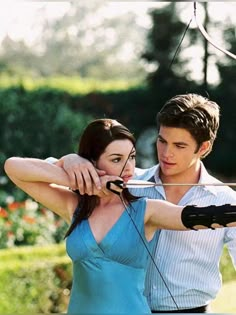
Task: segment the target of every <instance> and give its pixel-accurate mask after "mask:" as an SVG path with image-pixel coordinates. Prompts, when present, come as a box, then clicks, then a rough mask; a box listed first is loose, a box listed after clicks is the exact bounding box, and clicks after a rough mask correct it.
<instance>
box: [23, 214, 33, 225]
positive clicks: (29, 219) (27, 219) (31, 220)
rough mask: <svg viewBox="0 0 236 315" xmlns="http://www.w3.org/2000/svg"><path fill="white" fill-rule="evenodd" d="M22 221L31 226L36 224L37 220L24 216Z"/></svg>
mask: <svg viewBox="0 0 236 315" xmlns="http://www.w3.org/2000/svg"><path fill="white" fill-rule="evenodd" d="M22 219H23V220H24V221H25V222H27V223H30V224H34V223H35V222H36V220H35V218H32V217H29V216H28V215H24V216H23V218H22Z"/></svg>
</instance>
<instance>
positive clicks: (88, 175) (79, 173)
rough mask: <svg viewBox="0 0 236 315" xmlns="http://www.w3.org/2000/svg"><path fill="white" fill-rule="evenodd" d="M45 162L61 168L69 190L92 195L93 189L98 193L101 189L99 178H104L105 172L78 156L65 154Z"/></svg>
mask: <svg viewBox="0 0 236 315" xmlns="http://www.w3.org/2000/svg"><path fill="white" fill-rule="evenodd" d="M46 161H47V162H49V163H52V164H56V165H57V166H60V167H61V168H63V169H64V170H65V172H66V173H67V174H68V177H69V181H70V188H72V189H78V190H79V191H80V193H81V194H82V195H83V194H85V193H86V194H88V195H93V194H94V192H95V189H96V190H98V191H100V190H101V189H102V182H101V179H100V176H104V175H105V174H106V172H105V171H103V170H99V169H97V168H95V167H94V165H93V164H92V163H91V162H90V161H88V160H87V159H85V158H82V157H81V156H79V155H78V154H75V153H71V154H67V155H64V156H62V157H61V158H60V159H58V160H57V159H55V158H53V157H49V158H47V159H46Z"/></svg>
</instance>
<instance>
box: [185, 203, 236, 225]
mask: <svg viewBox="0 0 236 315" xmlns="http://www.w3.org/2000/svg"><path fill="white" fill-rule="evenodd" d="M181 220H182V222H183V225H184V226H186V228H189V229H192V230H195V229H194V228H193V227H194V226H195V225H203V226H206V227H208V228H211V229H213V230H214V228H212V227H211V225H212V224H213V223H217V224H220V225H223V226H226V225H227V224H228V223H231V222H236V205H230V204H225V205H222V206H212V205H211V206H207V207H197V206H186V207H184V208H183V211H182V214H181Z"/></svg>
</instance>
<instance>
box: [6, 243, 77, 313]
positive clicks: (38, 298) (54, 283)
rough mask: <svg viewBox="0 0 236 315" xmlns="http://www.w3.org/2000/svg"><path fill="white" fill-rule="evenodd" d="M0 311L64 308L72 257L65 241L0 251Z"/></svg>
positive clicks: (37, 311)
mask: <svg viewBox="0 0 236 315" xmlns="http://www.w3.org/2000/svg"><path fill="white" fill-rule="evenodd" d="M0 261H1V264H0V301H1V303H0V314H20V313H24V314H36V313H63V312H66V309H67V305H68V298H69V293H70V288H71V279H72V276H71V272H72V271H71V261H70V259H69V258H68V257H67V255H66V254H65V249H64V245H56V246H55V245H53V246H47V247H21V248H13V249H10V250H9V249H8V250H1V251H0Z"/></svg>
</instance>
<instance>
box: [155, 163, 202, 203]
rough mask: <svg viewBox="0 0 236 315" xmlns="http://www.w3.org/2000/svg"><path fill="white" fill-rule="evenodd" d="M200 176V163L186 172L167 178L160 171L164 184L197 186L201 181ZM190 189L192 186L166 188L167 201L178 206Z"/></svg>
mask: <svg viewBox="0 0 236 315" xmlns="http://www.w3.org/2000/svg"><path fill="white" fill-rule="evenodd" d="M200 174H201V164H200V161H199V163H197V164H195V165H193V166H192V167H191V168H189V169H188V170H186V171H185V172H182V173H179V174H176V175H169V176H165V175H164V174H163V173H162V172H161V169H160V179H161V180H162V183H164V184H171V183H172V184H184V183H187V184H196V183H198V181H199V178H200ZM190 188H191V186H174V185H173V186H165V187H164V190H165V194H166V200H168V201H170V202H172V203H175V204H178V203H179V201H180V200H181V199H182V198H183V196H184V195H185V194H186V193H187V191H188V190H189V189H190Z"/></svg>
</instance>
